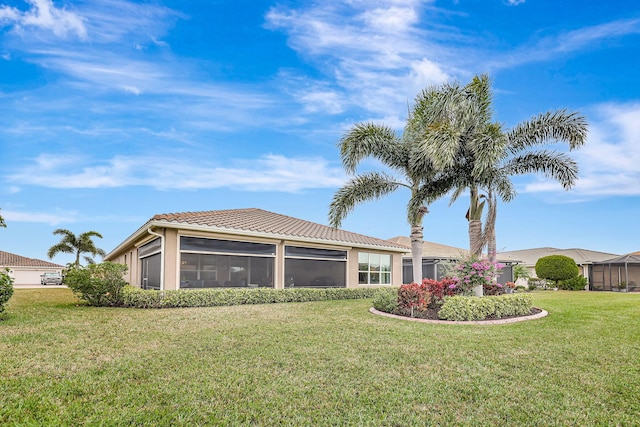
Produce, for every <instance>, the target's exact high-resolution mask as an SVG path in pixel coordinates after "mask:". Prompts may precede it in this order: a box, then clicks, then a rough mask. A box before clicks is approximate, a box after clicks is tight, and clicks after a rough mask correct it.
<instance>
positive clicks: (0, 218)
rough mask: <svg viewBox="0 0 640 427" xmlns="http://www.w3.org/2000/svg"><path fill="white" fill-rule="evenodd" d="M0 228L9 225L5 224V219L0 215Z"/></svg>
mask: <svg viewBox="0 0 640 427" xmlns="http://www.w3.org/2000/svg"><path fill="white" fill-rule="evenodd" d="M0 227H5V228H6V227H7V224H6V223H5V222H4V218H2V215H0Z"/></svg>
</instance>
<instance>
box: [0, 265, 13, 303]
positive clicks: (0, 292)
mask: <svg viewBox="0 0 640 427" xmlns="http://www.w3.org/2000/svg"><path fill="white" fill-rule="evenodd" d="M11 295H13V278H12V277H11V276H9V274H8V273H5V272H4V271H0V313H2V312H3V311H4V305H5V304H6V303H7V301H9V298H11Z"/></svg>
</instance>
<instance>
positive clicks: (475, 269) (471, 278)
mask: <svg viewBox="0 0 640 427" xmlns="http://www.w3.org/2000/svg"><path fill="white" fill-rule="evenodd" d="M503 267H504V265H503V264H500V263H493V262H490V261H488V260H486V259H484V260H479V259H477V258H474V257H471V258H468V259H465V260H462V261H461V262H460V264H458V265H457V266H455V267H454V270H453V272H454V276H453V277H452V279H453V280H454V282H455V285H456V286H457V287H458V288H459V289H461V292H462V294H464V295H470V294H471V291H472V289H473V288H475V287H476V286H483V287H485V285H493V281H494V279H495V278H496V277H497V276H498V273H499V272H500V270H502V268H503ZM494 295H495V294H494Z"/></svg>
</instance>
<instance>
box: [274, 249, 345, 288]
mask: <svg viewBox="0 0 640 427" xmlns="http://www.w3.org/2000/svg"><path fill="white" fill-rule="evenodd" d="M346 261H347V252H346V251H336V250H332V249H320V248H306V247H300V246H287V247H285V260H284V272H285V287H289V288H290V287H305V288H308V287H312V288H344V287H346V274H347V262H346Z"/></svg>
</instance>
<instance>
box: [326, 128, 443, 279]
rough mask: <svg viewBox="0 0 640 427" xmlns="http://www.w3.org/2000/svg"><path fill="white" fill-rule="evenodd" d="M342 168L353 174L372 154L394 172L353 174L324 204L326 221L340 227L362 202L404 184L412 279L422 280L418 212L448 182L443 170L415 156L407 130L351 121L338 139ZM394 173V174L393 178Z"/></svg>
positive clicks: (420, 225)
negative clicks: (409, 195)
mask: <svg viewBox="0 0 640 427" xmlns="http://www.w3.org/2000/svg"><path fill="white" fill-rule="evenodd" d="M338 147H339V148H340V157H341V159H342V164H343V166H344V168H345V170H346V171H347V172H348V173H350V174H355V173H356V169H357V167H358V165H359V164H360V162H361V161H362V160H363V159H365V158H373V159H377V160H379V161H380V162H382V163H383V164H384V165H385V166H387V167H388V168H389V169H391V170H393V171H394V172H395V176H394V175H390V174H388V173H386V172H366V173H362V174H360V175H356V176H354V177H353V178H352V179H351V180H350V181H348V182H347V183H346V184H345V185H344V186H343V187H342V188H340V189H339V190H338V191H337V192H336V193H335V195H334V197H333V200H332V201H331V205H330V207H329V223H330V224H331V225H332V226H333V227H336V228H337V227H340V225H341V223H342V221H343V220H344V218H345V217H346V216H347V215H348V214H349V213H350V212H351V211H352V210H353V208H355V206H356V205H359V204H361V203H363V202H366V201H369V200H375V199H379V198H381V197H383V196H385V195H387V194H390V193H392V192H394V191H396V190H397V189H399V188H407V189H408V190H409V191H410V193H411V197H410V199H409V202H408V204H407V208H406V209H407V221H408V222H409V224H410V225H411V235H410V237H411V254H412V263H413V280H414V281H415V282H419V281H420V280H421V279H422V277H423V276H422V241H423V226H422V222H423V217H424V215H425V214H426V213H427V212H428V209H427V207H426V206H425V205H428V204H429V203H431V202H432V201H433V200H435V199H437V198H438V197H441V196H442V195H444V194H445V193H446V192H447V191H448V190H449V189H450V188H451V185H452V179H451V177H450V176H448V175H447V174H446V173H442V172H437V171H435V170H434V168H433V167H432V165H431V163H430V162H429V161H428V159H427V158H425V157H424V156H422V157H421V158H420V159H416V158H414V157H416V154H417V153H418V152H417V151H416V148H417V144H416V141H415V139H414V138H413V135H412V133H411V132H410V130H409V129H405V132H404V134H403V135H402V136H398V135H397V134H396V132H394V131H393V130H392V129H391V128H389V127H387V126H383V125H377V124H374V123H360V124H356V125H354V126H353V127H352V128H351V129H350V130H349V131H347V133H346V134H345V135H344V136H343V137H342V138H341V140H340V142H339V143H338ZM398 176H399V177H398Z"/></svg>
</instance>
